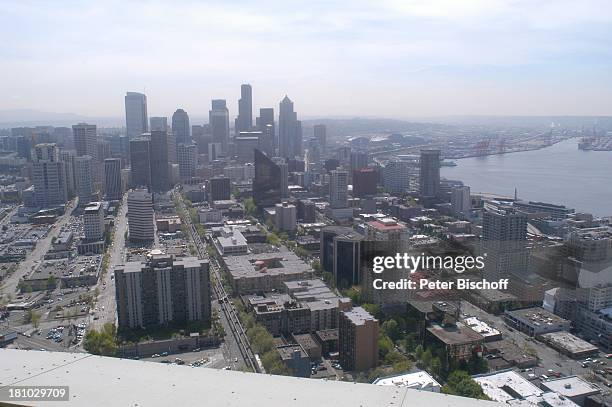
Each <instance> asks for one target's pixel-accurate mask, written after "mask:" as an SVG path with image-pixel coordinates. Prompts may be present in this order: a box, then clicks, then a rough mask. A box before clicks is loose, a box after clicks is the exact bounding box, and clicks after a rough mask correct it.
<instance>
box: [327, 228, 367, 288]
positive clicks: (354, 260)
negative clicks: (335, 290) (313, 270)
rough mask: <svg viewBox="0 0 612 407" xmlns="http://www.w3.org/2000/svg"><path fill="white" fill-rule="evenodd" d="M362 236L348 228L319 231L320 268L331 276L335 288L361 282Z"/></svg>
mask: <svg viewBox="0 0 612 407" xmlns="http://www.w3.org/2000/svg"><path fill="white" fill-rule="evenodd" d="M362 241H363V235H361V234H360V233H357V232H356V231H354V230H353V228H350V227H344V226H326V227H324V228H323V229H321V243H320V251H321V255H320V258H321V266H322V267H323V270H325V271H327V272H329V273H331V274H333V276H334V283H335V284H336V287H339V288H346V287H351V286H353V285H359V284H360V282H361V242H362Z"/></svg>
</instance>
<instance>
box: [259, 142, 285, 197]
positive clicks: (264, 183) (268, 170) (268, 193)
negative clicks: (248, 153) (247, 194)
mask: <svg viewBox="0 0 612 407" xmlns="http://www.w3.org/2000/svg"><path fill="white" fill-rule="evenodd" d="M281 177H282V174H281V168H280V166H278V165H276V164H275V163H274V162H273V161H272V160H271V159H270V158H269V157H268V156H266V155H265V154H264V153H262V152H261V151H260V150H259V149H255V178H253V200H254V201H255V204H256V205H257V206H259V207H260V208H262V207H267V206H274V205H275V204H277V203H279V202H280V201H281Z"/></svg>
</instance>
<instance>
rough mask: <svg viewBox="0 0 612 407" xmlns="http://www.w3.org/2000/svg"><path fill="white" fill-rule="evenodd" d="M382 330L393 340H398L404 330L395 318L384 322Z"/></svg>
mask: <svg viewBox="0 0 612 407" xmlns="http://www.w3.org/2000/svg"><path fill="white" fill-rule="evenodd" d="M382 330H383V332H384V333H385V334H386V335H387V336H388V337H389V338H391V340H392V341H393V342H395V341H397V340H398V339H400V338H401V337H402V332H401V330H400V327H399V324H398V323H397V321H396V320H395V319H393V318H391V319H388V320H386V321H385V322H383V324H382Z"/></svg>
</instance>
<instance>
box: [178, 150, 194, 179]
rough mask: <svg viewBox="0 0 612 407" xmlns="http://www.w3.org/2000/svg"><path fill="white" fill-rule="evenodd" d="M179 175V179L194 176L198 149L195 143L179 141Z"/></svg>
mask: <svg viewBox="0 0 612 407" xmlns="http://www.w3.org/2000/svg"><path fill="white" fill-rule="evenodd" d="M177 155H178V165H179V176H180V177H181V179H188V178H192V177H195V172H196V167H197V163H198V161H197V160H198V151H197V147H196V145H195V144H191V143H190V144H184V143H179V145H178V146H177Z"/></svg>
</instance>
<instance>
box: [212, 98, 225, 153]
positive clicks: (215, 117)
mask: <svg viewBox="0 0 612 407" xmlns="http://www.w3.org/2000/svg"><path fill="white" fill-rule="evenodd" d="M208 123H209V124H210V130H211V136H212V142H213V143H221V148H222V149H223V153H224V154H227V153H228V147H229V137H230V127H229V111H228V110H227V105H226V103H225V100H223V99H215V100H213V101H212V109H211V110H210V111H209V112H208Z"/></svg>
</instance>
